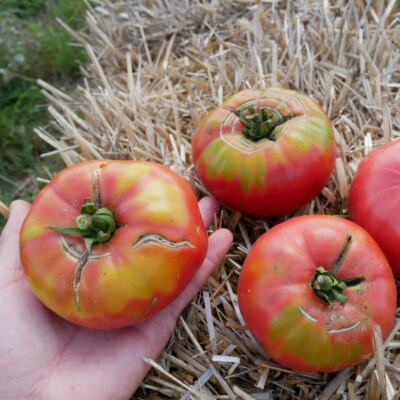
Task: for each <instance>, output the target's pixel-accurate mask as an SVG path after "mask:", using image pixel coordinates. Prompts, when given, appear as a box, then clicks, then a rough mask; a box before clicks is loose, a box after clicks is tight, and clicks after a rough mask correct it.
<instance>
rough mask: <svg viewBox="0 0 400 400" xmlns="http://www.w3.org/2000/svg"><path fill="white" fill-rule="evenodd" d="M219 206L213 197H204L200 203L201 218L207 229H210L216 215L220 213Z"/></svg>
mask: <svg viewBox="0 0 400 400" xmlns="http://www.w3.org/2000/svg"><path fill="white" fill-rule="evenodd" d="M219 208H220V207H219V204H218V202H217V200H215V199H214V198H213V197H210V196H207V197H203V198H202V199H201V200H200V201H199V209H200V214H201V217H202V218H203V222H204V225H205V227H206V228H208V227H209V226H210V224H211V222H212V220H213V218H214V215H215V214H216V213H217V212H218V211H219Z"/></svg>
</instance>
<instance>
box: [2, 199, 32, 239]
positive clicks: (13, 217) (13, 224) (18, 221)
mask: <svg viewBox="0 0 400 400" xmlns="http://www.w3.org/2000/svg"><path fill="white" fill-rule="evenodd" d="M29 209H30V204H29V203H28V202H27V201H25V200H14V201H13V202H12V203H11V204H10V216H9V218H8V221H7V224H6V226H5V227H4V230H3V232H4V233H6V232H9V231H15V232H19V230H20V229H21V225H22V223H23V221H24V219H25V217H26V215H27V213H28V211H29Z"/></svg>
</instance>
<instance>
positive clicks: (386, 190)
mask: <svg viewBox="0 0 400 400" xmlns="http://www.w3.org/2000/svg"><path fill="white" fill-rule="evenodd" d="M399 152H400V141H399V140H396V141H394V142H391V143H388V144H385V145H382V146H379V147H378V148H376V149H375V150H373V151H372V152H371V153H369V154H368V155H367V156H366V157H365V158H364V160H363V161H362V162H361V164H360V165H359V167H358V169H357V172H356V174H355V176H354V179H353V182H352V184H351V186H350V193H349V210H350V216H351V219H352V220H353V221H354V222H356V223H357V224H359V225H361V226H362V227H363V228H364V229H366V230H367V231H368V233H369V234H370V235H371V236H372V237H373V238H374V239H375V240H376V241H377V243H378V244H379V245H380V247H381V248H382V250H383V252H384V253H385V255H386V257H387V259H388V260H389V263H390V265H391V266H392V269H393V272H394V274H395V276H397V277H400V245H399V243H400V212H399V209H398V202H397V199H398V198H399V197H400V157H399Z"/></svg>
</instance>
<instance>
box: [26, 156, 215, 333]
mask: <svg viewBox="0 0 400 400" xmlns="http://www.w3.org/2000/svg"><path fill="white" fill-rule="evenodd" d="M75 221H76V226H75ZM207 243H208V240H207V232H206V230H205V227H204V225H203V222H202V219H201V215H200V211H199V208H198V205H197V201H196V198H195V196H194V194H193V192H192V190H191V187H190V185H189V184H188V183H187V182H186V181H185V180H184V179H183V178H181V177H179V176H178V175H176V174H175V173H173V172H172V171H170V170H169V169H168V168H167V167H164V166H162V165H158V164H156V163H151V162H135V161H88V162H83V163H80V164H77V165H75V166H72V167H70V168H66V169H65V170H63V171H61V172H60V173H59V174H57V175H56V176H55V177H54V179H53V180H52V181H51V182H50V183H49V184H48V185H47V186H46V187H45V188H44V189H43V190H42V191H41V192H40V193H39V195H38V196H37V197H36V199H35V200H34V202H33V204H32V207H31V209H30V211H29V213H28V215H27V217H26V219H25V221H24V224H23V226H22V231H21V234H20V252H21V261H22V264H23V267H24V270H25V272H26V276H27V278H28V282H29V284H30V286H31V288H32V290H33V292H34V294H35V295H36V296H37V297H38V298H39V299H40V300H41V301H42V302H43V303H44V304H45V305H46V306H47V307H48V308H50V309H51V310H53V311H54V312H55V313H56V314H58V315H60V316H61V317H63V318H65V319H66V320H68V321H70V322H72V323H75V324H78V325H82V326H86V327H90V328H97V329H112V328H120V327H124V326H128V325H132V324H134V323H138V322H141V321H143V320H145V319H146V318H148V317H150V316H151V315H153V314H155V313H156V312H157V311H159V310H161V309H163V308H164V307H166V306H167V305H168V304H169V303H170V302H171V301H172V300H173V299H175V298H176V297H177V296H178V295H179V294H180V293H181V292H182V290H183V289H184V288H185V286H186V285H187V283H188V282H189V281H190V279H191V278H192V276H193V275H194V273H195V272H196V270H197V269H198V268H199V266H200V265H201V263H202V262H203V259H204V257H205V254H206V250H207Z"/></svg>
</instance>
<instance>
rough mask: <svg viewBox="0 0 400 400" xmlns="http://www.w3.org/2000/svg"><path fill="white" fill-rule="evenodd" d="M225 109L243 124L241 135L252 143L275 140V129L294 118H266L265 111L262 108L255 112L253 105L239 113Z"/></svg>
mask: <svg viewBox="0 0 400 400" xmlns="http://www.w3.org/2000/svg"><path fill="white" fill-rule="evenodd" d="M226 109H227V110H228V111H230V112H231V113H232V114H235V115H236V116H237V117H238V118H239V119H240V121H242V122H243V124H244V128H243V134H244V135H245V136H247V137H248V138H249V139H251V140H254V141H258V140H261V139H264V138H267V139H270V140H275V138H274V136H275V132H274V130H275V128H276V127H277V126H279V125H282V124H283V123H284V122H286V121H288V120H290V119H292V118H294V115H289V116H286V117H283V116H280V117H278V118H277V119H276V118H275V119H274V118H271V117H270V116H268V114H267V111H266V110H265V109H264V108H260V109H259V110H258V111H256V109H255V108H254V106H253V105H250V106H248V107H246V108H244V109H243V110H241V111H239V110H234V109H232V108H226Z"/></svg>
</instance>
